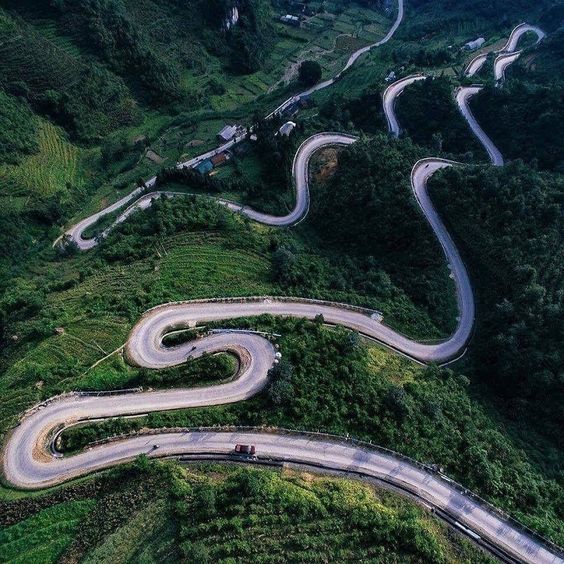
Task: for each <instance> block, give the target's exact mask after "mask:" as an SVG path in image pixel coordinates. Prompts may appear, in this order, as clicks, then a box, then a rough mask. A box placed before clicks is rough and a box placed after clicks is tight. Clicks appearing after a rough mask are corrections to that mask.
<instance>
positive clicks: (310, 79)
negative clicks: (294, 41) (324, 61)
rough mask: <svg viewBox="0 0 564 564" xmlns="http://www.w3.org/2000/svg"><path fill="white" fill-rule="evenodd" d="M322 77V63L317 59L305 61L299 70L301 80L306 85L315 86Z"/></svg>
mask: <svg viewBox="0 0 564 564" xmlns="http://www.w3.org/2000/svg"><path fill="white" fill-rule="evenodd" d="M320 78H321V65H320V64H319V63H318V62H317V61H303V63H302V64H301V65H300V68H299V70H298V79H299V81H300V82H301V83H302V84H304V85H306V86H313V85H314V84H315V83H317V82H319V79H320Z"/></svg>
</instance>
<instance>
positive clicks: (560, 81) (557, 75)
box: [471, 14, 564, 173]
mask: <svg viewBox="0 0 564 564" xmlns="http://www.w3.org/2000/svg"><path fill="white" fill-rule="evenodd" d="M554 15H555V17H558V14H554ZM561 18H562V19H564V14H563V15H562V16H561ZM552 25H554V22H552ZM549 26H551V24H550V23H549ZM551 27H552V26H551ZM548 29H550V27H549V28H548ZM563 45H564V27H562V26H560V27H558V28H557V29H555V30H554V31H553V33H551V34H550V35H549V36H548V38H547V39H546V40H544V41H543V42H542V43H541V44H540V45H539V46H538V47H535V48H533V49H529V50H527V51H526V52H525V54H523V55H522V56H521V58H520V60H519V61H517V63H516V64H515V65H513V66H512V67H510V68H509V70H508V73H507V79H506V81H505V84H504V85H503V87H502V88H499V87H496V86H495V85H493V84H489V85H488V86H486V88H485V89H484V90H483V91H482V92H480V94H479V95H477V96H476V97H475V98H474V99H473V100H472V102H471V105H472V109H473V111H474V112H475V114H476V117H477V118H478V120H479V121H480V123H481V124H482V126H483V128H484V129H485V131H486V132H487V133H488V134H489V135H490V136H491V137H492V139H493V140H494V142H495V143H496V145H497V146H498V147H499V149H500V150H501V152H502V154H504V155H505V156H506V157H507V158H509V159H523V160H525V161H526V162H528V163H530V164H532V165H533V166H535V167H538V168H540V169H544V170H553V171H556V172H559V173H563V172H564V136H563V135H562V131H564V64H563V61H564V47H563ZM492 108H496V111H492Z"/></svg>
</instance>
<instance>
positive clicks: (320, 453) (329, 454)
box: [4, 391, 563, 564]
mask: <svg viewBox="0 0 564 564" xmlns="http://www.w3.org/2000/svg"><path fill="white" fill-rule="evenodd" d="M178 393H179V392H178V391H177V392H176V394H177V395H178ZM155 394H156V393H155V392H153V393H151V394H138V395H135V396H133V397H135V398H138V397H142V396H146V404H147V407H151V406H152V405H153V400H152V399H151V400H150V401H147V399H149V397H148V396H150V395H153V396H154V395H155ZM168 394H169V395H170V393H168ZM161 395H163V396H166V395H167V393H161ZM130 401H131V396H130V397H128V398H127V404H129V403H130ZM176 401H177V400H176ZM124 403H125V402H124V398H116V397H113V398H82V399H73V400H67V401H63V402H58V403H53V404H51V406H50V407H48V408H46V409H45V410H44V411H43V413H42V414H38V416H35V417H33V416H32V417H30V418H28V419H27V420H26V421H24V423H23V424H22V426H21V427H19V428H17V429H16V431H15V433H14V437H15V436H17V435H19V437H18V438H19V442H17V443H14V441H12V442H11V443H10V444H9V446H8V448H9V449H11V448H12V447H13V446H14V445H15V448H14V450H9V451H8V453H7V454H8V457H7V460H8V464H5V466H4V469H5V472H6V474H7V476H8V477H9V479H10V480H11V481H12V482H13V483H16V484H18V485H20V486H21V487H42V486H47V485H51V484H55V483H58V482H60V481H62V480H64V479H70V478H71V477H76V476H80V475H82V474H84V473H85V472H88V471H92V470H94V469H101V468H105V467H108V466H113V465H115V464H118V463H123V462H125V461H128V460H132V459H134V458H135V457H136V456H138V455H140V454H146V455H148V456H155V455H158V456H173V455H179V454H191V453H199V454H202V453H206V454H212V453H214V454H217V453H220V454H228V453H231V452H233V447H234V445H235V444H237V443H243V444H254V445H256V448H257V454H259V456H261V457H271V458H274V459H277V460H286V461H292V462H297V463H307V464H314V465H320V466H322V467H324V468H330V469H336V470H344V471H349V472H351V471H352V472H356V473H361V474H363V475H366V476H371V477H375V478H382V479H385V480H386V481H387V482H390V483H392V484H395V485H398V486H399V487H401V488H403V489H408V490H410V491H412V492H413V493H415V494H416V495H417V496H418V497H420V498H421V499H423V500H425V501H426V502H427V503H429V504H430V505H432V506H434V507H437V508H440V509H443V510H445V511H446V512H447V513H449V515H451V516H453V517H454V518H455V519H456V520H457V521H459V522H460V523H462V524H463V525H465V526H466V527H468V528H470V529H471V530H472V531H474V532H475V533H477V534H478V535H480V536H481V537H483V538H486V539H488V540H491V541H493V542H494V543H495V545H496V546H498V547H499V548H501V549H503V550H504V551H506V552H508V553H509V554H512V555H515V556H516V557H517V558H519V559H520V560H523V561H525V562H531V563H534V564H542V563H562V562H563V560H562V559H561V558H559V557H558V556H557V555H556V554H553V553H552V552H550V551H549V550H547V549H546V548H545V547H544V546H542V545H541V544H540V543H538V542H537V541H535V540H533V539H532V538H530V537H529V536H528V535H526V534H525V533H523V532H521V531H520V530H519V529H517V528H515V527H514V526H512V525H511V524H510V523H508V522H507V521H506V520H505V519H504V518H503V517H500V516H498V515H497V514H496V513H494V512H493V511H490V510H489V509H488V508H486V507H484V506H482V505H481V504H480V503H478V502H476V501H474V500H473V499H471V498H470V497H468V496H467V495H465V494H464V493H462V492H461V491H460V490H459V489H458V488H457V487H455V486H453V485H452V484H451V483H449V481H448V480H446V479H444V478H442V477H441V476H439V475H433V474H431V473H429V472H428V471H426V470H424V469H422V468H420V467H418V466H417V465H415V464H412V463H410V462H409V461H407V460H402V459H400V458H399V457H396V456H394V455H393V454H391V453H384V452H379V451H375V450H370V449H366V448H361V447H357V446H352V445H348V444H342V443H335V442H332V441H327V440H313V439H311V438H305V437H301V436H295V435H288V434H276V433H249V432H187V433H162V434H159V435H158V438H156V437H154V436H139V437H135V438H130V439H126V440H122V441H118V442H112V443H109V444H107V445H104V446H98V447H95V448H93V449H91V450H89V451H86V452H84V453H82V454H79V455H76V456H72V457H67V458H63V459H59V460H54V461H53V460H51V461H50V462H46V461H41V460H39V459H38V458H34V457H33V455H32V452H33V450H32V449H33V447H34V446H35V441H34V439H35V438H37V437H38V436H40V435H41V434H42V433H44V432H45V429H46V426H45V420H46V419H49V420H50V422H51V424H52V423H54V422H55V421H63V420H64V419H65V418H66V417H69V416H73V415H75V414H76V413H77V412H79V411H82V412H84V413H96V414H102V416H107V415H108V414H110V413H115V412H116V411H118V412H123V410H124V407H125V406H124ZM139 403H141V402H139ZM132 407H133V406H132ZM137 407H139V408H141V409H142V408H143V407H144V406H142V405H139V406H137V405H135V406H134V407H133V409H128V413H129V412H133V411H134V410H135V409H137ZM33 426H35V429H34V428H33ZM26 433H27V434H26ZM30 438H31V440H29V439H30ZM157 440H158V443H159V445H160V447H159V449H158V450H155V449H154V448H153V444H154V442H155V441H157ZM24 447H25V448H24ZM44 456H46V455H44Z"/></svg>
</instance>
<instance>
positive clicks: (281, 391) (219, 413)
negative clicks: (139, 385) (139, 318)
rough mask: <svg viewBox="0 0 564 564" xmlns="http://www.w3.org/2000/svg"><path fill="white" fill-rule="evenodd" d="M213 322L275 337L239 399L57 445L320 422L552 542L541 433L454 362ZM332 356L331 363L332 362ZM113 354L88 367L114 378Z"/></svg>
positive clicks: (552, 497) (309, 329) (90, 429)
mask: <svg viewBox="0 0 564 564" xmlns="http://www.w3.org/2000/svg"><path fill="white" fill-rule="evenodd" d="M218 326H220V327H236V328H245V327H249V328H252V329H260V330H263V331H268V332H273V333H278V334H280V335H282V337H281V338H280V339H278V341H277V342H278V344H279V345H280V351H281V352H282V359H283V362H282V364H281V365H280V369H276V370H274V371H273V374H272V375H271V382H272V383H271V385H270V386H269V387H268V388H267V389H265V391H264V392H263V393H262V394H260V395H259V396H257V397H255V398H253V399H251V400H247V401H245V402H241V403H237V404H233V405H225V406H218V407H210V408H198V409H191V410H179V411H171V412H162V413H153V414H150V415H149V416H148V417H145V418H137V419H116V420H112V421H108V422H105V423H102V424H96V425H88V426H85V427H75V428H72V429H69V430H67V431H65V432H64V433H63V435H62V437H63V438H62V448H63V449H70V450H78V449H80V448H81V447H84V446H85V445H86V444H87V443H88V442H90V441H92V440H97V439H100V438H104V437H108V436H112V435H114V434H122V433H127V432H131V431H137V430H140V429H141V428H145V427H149V428H165V427H200V426H215V425H219V426H221V425H227V426H229V425H256V426H261V425H266V426H278V427H285V428H291V429H297V430H305V431H307V430H309V431H317V430H321V431H326V432H330V433H335V434H337V435H341V436H343V435H347V434H348V435H350V436H352V437H357V438H360V439H364V440H368V441H372V442H373V443H375V444H378V445H382V446H385V447H388V448H391V449H394V450H397V451H399V452H401V453H403V454H406V455H408V456H411V457H413V458H415V459H416V460H420V461H423V462H426V463H429V464H438V465H440V466H442V467H444V472H445V474H447V475H448V476H450V477H452V478H455V479H457V480H458V481H460V482H461V483H462V484H464V485H465V486H466V487H468V488H471V489H473V490H474V491H476V492H478V493H479V494H480V495H482V496H483V497H485V498H486V499H488V500H489V501H491V502H492V503H494V504H495V505H496V506H498V507H501V508H503V509H505V510H507V511H508V512H509V513H510V514H511V515H513V516H515V517H517V518H519V519H521V520H522V521H523V522H525V523H527V524H529V526H531V527H532V528H534V529H535V530H537V531H539V532H542V533H543V534H545V535H547V536H549V537H550V538H552V539H553V540H555V541H556V542H560V543H561V542H562V540H563V539H564V531H563V530H562V519H561V512H560V510H561V507H562V501H563V498H562V487H561V484H560V476H559V464H560V462H559V460H560V459H559V457H558V454H557V451H556V450H554V449H551V448H550V447H549V446H548V445H549V443H547V442H546V439H543V438H542V436H541V435H535V434H534V433H531V434H530V435H529V436H530V437H531V438H532V437H535V440H536V441H537V443H536V444H537V447H538V448H539V449H546V450H545V452H551V453H552V455H551V456H552V457H553V459H551V460H541V459H540V458H538V457H537V456H536V454H538V451H537V450H536V448H535V447H534V446H531V445H530V444H529V445H527V444H526V443H525V442H524V441H523V439H524V438H525V436H523V437H521V440H519V437H518V435H517V433H511V432H508V430H505V429H504V427H503V425H502V424H501V420H500V418H499V417H498V416H497V415H496V412H495V410H493V409H492V406H491V404H488V403H486V404H485V405H484V403H483V399H482V398H481V397H480V388H479V387H478V386H477V385H475V384H474V385H472V384H471V383H470V380H469V379H468V378H467V377H465V376H463V375H462V374H461V373H460V372H459V371H455V370H449V369H441V368H437V367H428V368H421V367H419V366H417V365H414V364H413V363H411V362H410V361H408V360H406V359H402V358H400V357H398V356H396V355H394V354H393V353H391V352H388V351H387V350H385V349H383V348H381V347H379V346H375V345H371V346H367V344H366V343H365V342H364V340H363V339H361V338H359V337H358V335H356V334H355V333H351V332H349V331H345V330H343V329H337V330H334V329H328V328H326V327H324V326H323V325H321V324H320V321H318V322H317V323H316V322H308V321H302V320H291V319H288V320H280V319H276V318H271V317H268V316H265V317H261V318H258V319H249V320H231V321H229V322H222V323H221V324H218ZM336 359H339V362H336ZM124 372H125V373H126V374H127V373H128V372H129V373H130V369H127V368H125V367H124V366H123V364H121V363H116V362H113V363H104V364H102V365H100V366H98V367H97V368H96V369H95V370H94V374H93V375H92V377H93V378H96V377H97V376H96V375H97V374H100V375H102V374H103V375H104V376H103V377H104V378H105V379H106V380H107V381H112V380H113V381H120V379H121V380H123V378H124Z"/></svg>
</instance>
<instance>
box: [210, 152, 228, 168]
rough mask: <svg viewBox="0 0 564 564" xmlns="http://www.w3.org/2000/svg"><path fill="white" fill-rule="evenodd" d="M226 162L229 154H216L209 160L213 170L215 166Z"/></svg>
mask: <svg viewBox="0 0 564 564" xmlns="http://www.w3.org/2000/svg"><path fill="white" fill-rule="evenodd" d="M228 160H229V153H218V154H217V155H214V156H213V157H212V158H211V159H210V161H211V164H212V165H213V166H214V168H215V167H216V166H221V165H222V164H225V163H226V162H227V161H228Z"/></svg>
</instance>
